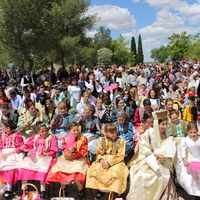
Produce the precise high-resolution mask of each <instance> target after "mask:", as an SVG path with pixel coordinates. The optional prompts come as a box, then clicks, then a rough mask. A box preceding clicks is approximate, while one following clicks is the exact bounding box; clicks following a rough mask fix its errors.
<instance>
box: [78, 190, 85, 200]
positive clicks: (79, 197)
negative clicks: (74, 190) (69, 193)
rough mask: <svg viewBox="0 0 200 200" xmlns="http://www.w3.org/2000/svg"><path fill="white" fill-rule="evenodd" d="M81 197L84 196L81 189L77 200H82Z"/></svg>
mask: <svg viewBox="0 0 200 200" xmlns="http://www.w3.org/2000/svg"><path fill="white" fill-rule="evenodd" d="M83 195H84V193H83V189H82V190H81V191H78V199H79V200H83Z"/></svg>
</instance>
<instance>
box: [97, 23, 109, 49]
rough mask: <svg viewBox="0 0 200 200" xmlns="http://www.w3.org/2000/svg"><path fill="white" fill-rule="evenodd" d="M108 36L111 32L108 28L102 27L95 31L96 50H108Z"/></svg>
mask: <svg viewBox="0 0 200 200" xmlns="http://www.w3.org/2000/svg"><path fill="white" fill-rule="evenodd" d="M110 34H111V30H110V29H108V28H107V29H105V28H104V27H103V26H101V27H100V28H99V29H97V33H96V34H95V35H94V45H95V48H96V50H98V49H100V48H110V45H111V42H112V38H111V36H110Z"/></svg>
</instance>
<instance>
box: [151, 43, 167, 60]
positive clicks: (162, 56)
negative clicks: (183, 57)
mask: <svg viewBox="0 0 200 200" xmlns="http://www.w3.org/2000/svg"><path fill="white" fill-rule="evenodd" d="M151 58H153V59H154V62H157V61H158V62H161V63H163V62H165V61H167V59H168V50H167V48H166V47H165V46H164V45H162V46H160V48H158V49H157V48H154V49H152V50H151Z"/></svg>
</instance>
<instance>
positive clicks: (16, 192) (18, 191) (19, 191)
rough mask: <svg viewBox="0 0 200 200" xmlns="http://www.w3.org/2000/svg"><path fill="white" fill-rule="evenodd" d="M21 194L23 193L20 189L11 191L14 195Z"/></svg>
mask: <svg viewBox="0 0 200 200" xmlns="http://www.w3.org/2000/svg"><path fill="white" fill-rule="evenodd" d="M22 194H23V190H22V189H18V190H17V191H15V192H13V195H14V196H18V197H20V196H22Z"/></svg>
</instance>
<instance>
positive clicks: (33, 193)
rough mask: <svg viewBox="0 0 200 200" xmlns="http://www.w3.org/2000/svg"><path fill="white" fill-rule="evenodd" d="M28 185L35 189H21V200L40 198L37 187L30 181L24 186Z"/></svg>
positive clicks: (36, 199)
mask: <svg viewBox="0 0 200 200" xmlns="http://www.w3.org/2000/svg"><path fill="white" fill-rule="evenodd" d="M28 185H29V186H32V187H33V188H34V189H35V191H26V190H23V194H22V197H21V200H41V197H40V194H39V192H38V189H37V187H36V186H35V185H33V184H31V183H27V184H26V186H28Z"/></svg>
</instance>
